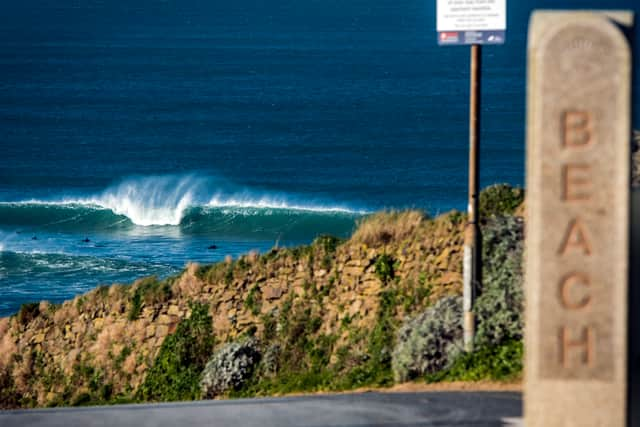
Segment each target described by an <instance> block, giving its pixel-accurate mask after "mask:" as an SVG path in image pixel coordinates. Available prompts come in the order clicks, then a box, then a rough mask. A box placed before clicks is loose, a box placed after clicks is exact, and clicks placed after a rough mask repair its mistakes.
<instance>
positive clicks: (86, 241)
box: [82, 237, 91, 243]
mask: <svg viewBox="0 0 640 427" xmlns="http://www.w3.org/2000/svg"><path fill="white" fill-rule="evenodd" d="M90 241H91V240H89V238H88V237H85V238H84V239H82V242H83V243H89V242H90Z"/></svg>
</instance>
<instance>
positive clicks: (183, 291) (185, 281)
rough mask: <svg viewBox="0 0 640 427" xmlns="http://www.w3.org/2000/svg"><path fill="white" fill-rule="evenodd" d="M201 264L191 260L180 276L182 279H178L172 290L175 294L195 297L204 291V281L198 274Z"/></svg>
mask: <svg viewBox="0 0 640 427" xmlns="http://www.w3.org/2000/svg"><path fill="white" fill-rule="evenodd" d="M199 268H200V266H199V265H198V264H197V263H195V262H191V263H189V264H188V265H187V269H186V271H185V272H184V273H183V274H182V275H181V276H180V279H179V280H178V281H176V282H175V283H174V284H173V286H172V288H171V291H172V292H173V293H174V294H175V295H181V296H185V297H194V296H196V295H198V294H199V293H200V292H201V291H202V286H203V283H202V281H201V280H200V279H198V277H197V276H196V275H197V273H198V269H199Z"/></svg>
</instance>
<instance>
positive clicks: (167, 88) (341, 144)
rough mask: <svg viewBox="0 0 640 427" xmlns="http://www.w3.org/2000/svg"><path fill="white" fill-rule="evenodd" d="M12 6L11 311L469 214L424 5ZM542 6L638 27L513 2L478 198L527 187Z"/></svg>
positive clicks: (7, 16) (455, 104)
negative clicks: (393, 221) (501, 185)
mask: <svg viewBox="0 0 640 427" xmlns="http://www.w3.org/2000/svg"><path fill="white" fill-rule="evenodd" d="M2 6H3V13H2V14H0V131H1V132H0V148H1V150H0V152H1V155H0V315H7V314H9V313H12V312H15V311H16V310H17V309H18V308H19V306H20V304H21V303H23V302H26V301H34V300H41V299H47V300H50V301H56V302H57V301H61V300H63V299H67V298H70V297H72V296H74V295H75V294H78V293H81V292H84V291H86V290H88V289H91V288H93V287H95V286H96V285H98V284H105V283H113V282H129V281H131V280H133V279H135V278H136V277H140V276H144V275H150V274H157V275H159V276H166V275H168V274H172V273H174V272H177V271H179V270H180V269H181V268H183V267H184V265H185V263H186V262H188V261H198V262H214V261H218V260H221V259H222V258H224V257H225V255H233V256H237V255H238V254H241V253H246V252H248V251H249V250H252V249H256V250H260V251H264V250H267V249H269V248H270V247H272V246H274V244H280V245H295V244H302V243H308V242H309V241H311V240H312V239H313V238H314V237H316V236H317V235H319V234H324V233H330V234H335V235H339V236H348V235H349V233H350V232H351V231H352V230H353V229H354V226H355V224H356V223H357V221H358V220H359V219H360V218H362V216H363V215H366V214H367V213H369V212H373V211H376V210H379V209H383V208H408V207H415V208H420V209H425V210H427V211H428V212H430V213H432V214H437V213H439V212H443V211H446V210H449V209H454V208H455V209H464V207H465V199H466V186H467V173H466V171H467V156H468V152H467V146H468V142H467V116H468V104H467V97H468V62H469V52H468V49H467V48H464V47H438V46H437V44H436V35H435V2H434V1H430V0H429V1H427V0H375V1H371V0H366V1H364V0H349V1H336V0H324V1H316V0H272V1H269V2H265V1H259V0H236V1H233V2H229V1H218V0H215V1H204V0H202V1H201V0H180V1H178V0H153V1H152V0H135V1H134V0H131V1H125V0H111V1H106V0H86V1H82V2H80V1H69V2H50V1H44V0H24V1H21V2H3V5H2ZM534 7H555V8H558V7H568V8H576V7H579V8H589V7H601V8H602V7H606V8H609V9H611V8H631V9H634V10H636V11H637V12H638V11H640V10H638V9H639V8H638V6H637V5H636V2H634V1H631V0H629V1H607V2H602V1H600V2H598V1H553V2H552V1H537V2H534V1H517V2H516V1H515V0H511V1H510V2H509V5H508V8H509V13H508V26H509V28H508V35H507V43H506V44H505V45H504V46H492V47H486V48H485V49H484V51H483V83H482V90H483V99H482V114H483V116H482V148H481V182H482V185H488V184H492V183H496V182H508V183H511V184H514V185H522V184H523V181H524V117H525V57H526V53H525V46H526V28H527V20H528V16H529V13H530V11H531V9H532V8H534ZM636 50H637V49H636ZM638 56H640V55H636V57H638ZM634 89H635V90H637V86H634ZM636 110H637V109H636ZM635 123H638V120H637V119H636V120H635ZM211 245H215V246H216V249H209V247H210V246H211Z"/></svg>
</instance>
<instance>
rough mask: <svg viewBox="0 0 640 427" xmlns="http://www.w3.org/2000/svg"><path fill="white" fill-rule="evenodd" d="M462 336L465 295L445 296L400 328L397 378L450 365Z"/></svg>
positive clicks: (395, 353) (395, 359) (395, 366)
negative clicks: (461, 296)
mask: <svg viewBox="0 0 640 427" xmlns="http://www.w3.org/2000/svg"><path fill="white" fill-rule="evenodd" d="M461 339H462V298H460V297H445V298H442V299H440V300H439V301H438V302H436V303H435V304H434V305H433V306H432V307H429V308H427V309H426V310H425V311H423V312H422V313H420V314H418V315H417V316H415V317H412V318H409V319H407V320H406V321H405V322H404V324H403V325H402V326H401V327H400V329H399V330H398V336H397V339H396V343H397V344H396V347H395V349H394V351H393V362H392V367H393V374H394V378H395V379H396V381H407V380H411V379H414V378H417V377H419V376H422V375H425V374H429V373H434V372H437V371H439V370H441V369H443V368H445V367H447V366H448V365H450V364H451V363H452V362H453V360H454V359H455V357H457V355H458V354H459V353H460V351H461V347H462V346H461Z"/></svg>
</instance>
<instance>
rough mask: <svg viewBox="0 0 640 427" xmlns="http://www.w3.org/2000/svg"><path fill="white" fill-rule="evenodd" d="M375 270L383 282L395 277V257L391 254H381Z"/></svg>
mask: <svg viewBox="0 0 640 427" xmlns="http://www.w3.org/2000/svg"><path fill="white" fill-rule="evenodd" d="M375 271H376V276H378V278H379V279H380V281H382V283H387V282H388V281H389V280H391V279H393V276H394V275H395V271H394V269H393V258H392V257H391V255H387V254H382V255H380V256H379V257H378V258H377V259H376V263H375Z"/></svg>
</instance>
